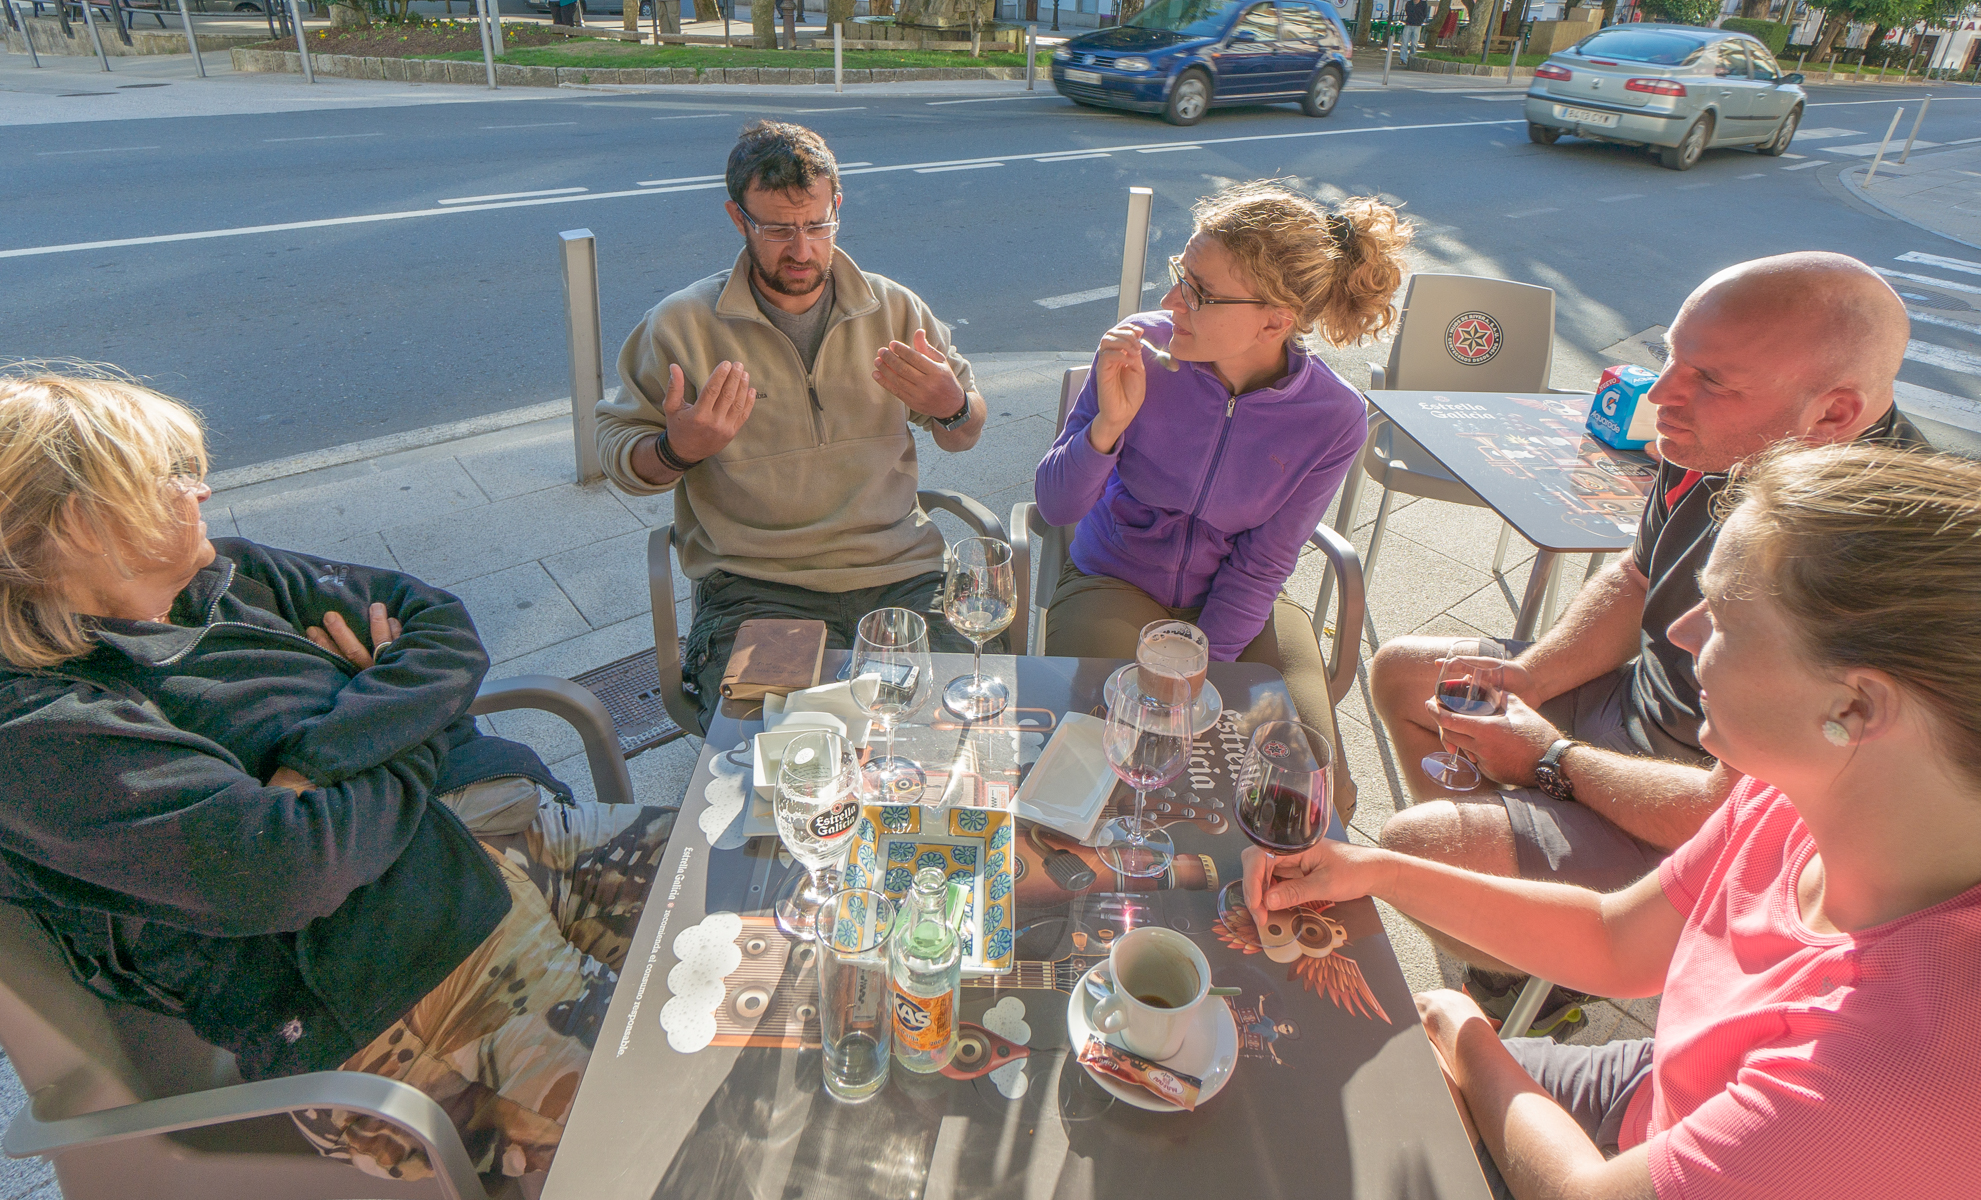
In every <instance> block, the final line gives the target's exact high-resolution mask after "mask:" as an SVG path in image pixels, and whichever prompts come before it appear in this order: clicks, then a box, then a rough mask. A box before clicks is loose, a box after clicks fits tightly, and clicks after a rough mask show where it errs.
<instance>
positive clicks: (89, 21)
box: [83, 0, 110, 71]
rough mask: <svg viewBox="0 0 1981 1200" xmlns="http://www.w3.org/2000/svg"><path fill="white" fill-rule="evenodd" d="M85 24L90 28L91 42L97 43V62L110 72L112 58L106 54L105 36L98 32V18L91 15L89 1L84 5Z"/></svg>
mask: <svg viewBox="0 0 1981 1200" xmlns="http://www.w3.org/2000/svg"><path fill="white" fill-rule="evenodd" d="M83 24H85V25H87V26H89V40H90V41H92V42H94V43H96V57H97V60H98V61H99V62H101V63H102V64H103V69H104V70H106V71H108V70H109V69H110V56H109V55H108V54H106V53H104V50H103V35H102V34H100V33H98V32H97V31H96V18H95V17H94V16H92V15H90V11H89V4H88V3H87V0H85V3H84V4H83Z"/></svg>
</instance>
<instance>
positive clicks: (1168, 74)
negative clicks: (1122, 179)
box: [1052, 0, 1354, 125]
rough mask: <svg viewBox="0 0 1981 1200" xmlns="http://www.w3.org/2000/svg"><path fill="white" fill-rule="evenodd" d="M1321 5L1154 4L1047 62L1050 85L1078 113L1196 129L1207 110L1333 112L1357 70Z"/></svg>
mask: <svg viewBox="0 0 1981 1200" xmlns="http://www.w3.org/2000/svg"><path fill="white" fill-rule="evenodd" d="M1348 45H1349V43H1348V30H1347V29H1346V28H1344V27H1343V25H1342V23H1341V18H1340V17H1339V16H1337V15H1336V14H1335V11H1334V6H1333V5H1331V4H1328V3H1326V0H1153V3H1151V4H1150V5H1149V6H1148V7H1147V8H1145V9H1143V10H1142V11H1141V12H1139V13H1137V14H1135V15H1134V16H1132V17H1130V18H1129V19H1128V20H1127V21H1126V22H1124V23H1122V24H1120V25H1116V26H1113V27H1111V28H1108V29H1098V30H1095V31H1094V32H1093V33H1088V34H1082V35H1081V36H1079V37H1077V38H1074V39H1072V40H1071V41H1069V42H1067V43H1066V44H1065V45H1064V46H1061V47H1060V48H1059V49H1058V50H1055V51H1054V52H1053V56H1052V85H1053V86H1054V87H1056V88H1058V89H1059V94H1060V95H1062V96H1065V97H1066V98H1067V99H1069V100H1072V101H1074V102H1075V103H1077V104H1093V105H1098V106H1101V107H1105V108H1126V109H1131V110H1133V111H1135V112H1151V113H1153V112H1159V113H1161V114H1162V115H1163V119H1164V120H1167V121H1169V122H1170V123H1171V124H1173V125H1195V124H1196V123H1197V122H1198V121H1200V120H1202V119H1203V116H1204V114H1205V113H1206V112H1207V111H1209V110H1210V109H1211V108H1213V107H1225V106H1230V105H1238V104H1276V103H1280V102H1282V101H1287V100H1298V101H1300V105H1301V107H1302V108H1304V109H1305V110H1306V111H1307V115H1309V116H1313V117H1325V116H1327V115H1328V114H1329V113H1331V112H1333V111H1334V106H1335V103H1336V101H1338V100H1340V99H1341V89H1342V88H1343V87H1344V86H1346V85H1347V83H1348V76H1349V73H1350V72H1351V71H1353V70H1354V67H1353V66H1352V64H1350V62H1349V60H1348V53H1349V51H1348Z"/></svg>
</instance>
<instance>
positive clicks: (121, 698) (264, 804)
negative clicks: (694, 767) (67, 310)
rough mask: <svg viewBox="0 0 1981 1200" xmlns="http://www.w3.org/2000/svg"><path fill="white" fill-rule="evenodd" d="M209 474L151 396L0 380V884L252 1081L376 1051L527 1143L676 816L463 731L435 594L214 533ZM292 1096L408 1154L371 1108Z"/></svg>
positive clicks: (460, 643)
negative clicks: (576, 788) (623, 800)
mask: <svg viewBox="0 0 1981 1200" xmlns="http://www.w3.org/2000/svg"><path fill="white" fill-rule="evenodd" d="M205 470H206V452H205V446H204V440H203V437H202V434H201V430H200V426H199V423H198V420H197V418H196V417H195V416H194V415H193V414H192V413H191V412H190V411H189V410H187V409H186V408H185V407H184V406H182V405H180V404H179V403H177V402H176V401H173V400H170V399H167V398H165V397H163V396H160V395H158V394H156V393H155V392H152V391H149V390H147V389H145V388H142V387H137V386H134V385H132V384H129V383H125V382H122V381H119V380H115V379H100V378H75V377H64V376H59V375H40V376H29V375H25V374H19V373H17V374H16V375H15V376H14V377H12V378H0V496H4V497H5V498H6V499H5V503H4V505H0V900H4V901H5V902H8V903H12V904H15V905H17V906H19V907H21V908H23V909H25V910H27V911H28V912H30V913H31V914H33V915H34V917H35V918H36V920H37V921H39V922H40V924H41V925H42V927H43V928H44V929H45V930H46V931H47V932H48V934H49V936H50V937H51V938H53V939H54V941H55V942H56V944H57V945H58V946H59V947H60V948H61V950H62V952H63V953H64V954H65V955H66V956H67V958H68V961H69V964H70V968H71V969H72V970H73V971H74V972H75V974H76V977H77V978H78V979H79V980H81V981H82V982H83V983H84V984H86V985H88V986H89V987H91V988H93V989H95V990H96V991H98V992H100V993H102V994H103V995H105V996H109V997H112V998H114V999H117V1000H121V1001H124V1002H127V1003H131V1004H137V1005H141V1006H143V1007H146V1008H151V1009H155V1010H157V1011H160V1012H164V1013H168V1014H171V1015H173V1016H177V1017H181V1018H184V1019H185V1020H186V1021H187V1022H189V1023H190V1024H191V1025H192V1027H193V1028H194V1030H196V1031H197V1032H198V1033H199V1034H200V1036H201V1037H203V1038H205V1039H206V1040H208V1041H210V1042H212V1043H213V1044H215V1045H217V1046H221V1047H223V1048H225V1049H227V1050H229V1051H232V1052H233V1053H234V1055H235V1056H236V1058H237V1059H238V1061H239V1064H240V1069H241V1073H242V1075H243V1076H245V1077H246V1078H248V1079H264V1078H269V1077H272V1076H280V1075H288V1074H295V1073H300V1072H305V1071H316V1070H327V1069H335V1068H340V1067H341V1068H343V1069H346V1070H364V1071H371V1072H374V1073H378V1074H384V1075H388V1076H391V1077H393V1078H397V1079H401V1080H403V1081H405V1082H407V1083H410V1084H412V1085H413V1086H416V1087H418V1088H420V1089H421V1090H423V1091H426V1092H427V1093H429V1094H430V1095H432V1096H434V1097H435V1099H437V1100H439V1101H440V1102H441V1103H442V1105H443V1107H445V1108H446V1109H447V1111H448V1112H449V1114H450V1115H451V1116H453V1118H454V1119H455V1121H456V1123H457V1124H458V1125H459V1126H460V1127H461V1129H462V1132H463V1134H464V1136H465V1137H466V1139H467V1144H468V1147H469V1150H470V1153H471V1154H473V1155H475V1156H476V1157H477V1158H478V1159H479V1162H478V1164H477V1165H478V1166H479V1167H480V1169H482V1170H500V1171H503V1172H505V1173H507V1174H511V1175H521V1174H525V1173H528V1172H532V1171H540V1170H543V1169H545V1168H547V1167H548V1165H549V1161H550V1156H551V1153H552V1151H553V1150H554V1149H555V1147H556V1144H557V1139H558V1135H559V1133H560V1132H561V1129H562V1122H563V1119H564V1116H565V1114H566V1112H567V1111H568V1108H569V1105H570V1099H571V1095H572V1093H573V1092H574V1091H575V1089H576V1085H577V1079H578V1077H579V1076H580V1075H581V1074H582V1073H583V1070H584V1064H585V1061H586V1059H587V1057H588V1056H589V1053H590V1047H591V1044H592V1041H593V1039H594V1037H595V1035H596V1031H597V1026H598V1021H599V1019H600V1018H601V1017H602V1016H603V1013H604V1008H605V1004H606V1002H607V999H608V998H609V997H610V994H611V988H612V985H613V983H614V982H615V981H616V979H617V971H618V967H619V964H620V961H621V958H622V956H623V954H624V951H625V947H626V943H627V940H628V938H629V937H630V935H631V933H632V931H633V927H634V924H635V923H636V922H637V921H638V918H639V905H640V903H641V902H642V900H643V899H644V895H645V883H646V882H647V881H648V880H649V879H650V878H651V874H652V871H653V867H654V864H655V863H656V862H657V860H658V857H659V855H660V853H661V851H662V849H664V847H665V845H666V839H667V835H668V833H669V831H670V830H671V829H672V827H673V816H674V814H673V812H672V811H671V810H662V809H657V808H642V807H635V806H631V805H619V806H609V805H593V804H586V805H573V804H571V803H570V791H569V789H567V788H565V787H564V786H563V785H562V784H560V783H558V782H557V781H556V780H555V779H554V778H553V777H552V776H551V775H550V774H549V772H548V771H547V770H546V769H545V768H544V766H543V764H542V763H541V761H539V760H538V759H537V757H536V755H535V754H534V753H532V752H531V751H530V750H529V749H528V748H526V747H523V746H520V745H517V744H515V743H512V742H506V741H503V740H501V739H499V738H492V737H484V736H482V735H481V734H480V733H479V732H478V731H477V729H476V728H475V723H474V719H473V718H472V717H470V716H468V712H467V710H468V706H469V704H470V702H472V700H473V699H474V696H475V691H476V689H477V688H478V687H479V686H480V683H481V679H482V676H483V674H484V673H485V672H486V670H487V668H488V657H487V655H486V653H485V652H484V651H483V650H482V647H481V642H480V639H479V638H478V637H477V636H476V634H475V629H474V624H473V622H472V621H470V620H469V618H468V614H467V612H466V610H465V608H464V607H463V606H462V604H461V602H460V601H459V600H457V599H455V598H454V597H453V596H451V595H449V594H447V593H446V592H443V591H440V590H438V589H436V588H430V587H427V586H426V585H425V584H423V583H421V582H420V581H418V580H416V579H413V578H411V577H409V576H406V575H402V574H399V573H397V572H394V571H386V570H379V569H375V568H369V567H360V566H352V565H349V564H345V563H335V562H329V561H325V560H323V559H319V558H315V557H312V556H310V555H305V554H295V553H291V552H288V551H284V550H274V549H270V548H268V547H265V546H259V545H256V544H254V543H252V542H247V541H242V540H239V539H234V538H222V539H220V540H218V541H217V542H215V541H209V540H208V539H207V535H206V525H205V522H203V521H202V520H200V516H199V505H200V502H201V501H202V500H204V499H205V498H206V497H207V496H208V495H209V494H210V490H209V489H208V488H207V487H206V485H205V483H204V482H202V479H203V476H204V475H205ZM539 784H541V785H543V786H544V787H546V788H549V789H550V790H551V791H552V792H553V793H555V794H556V797H557V800H558V803H557V804H554V805H545V806H544V807H543V809H542V811H541V813H539V812H538V809H537V798H538V793H537V785H539ZM464 816H465V817H467V818H468V819H469V821H470V822H471V823H472V825H473V827H474V829H475V832H470V827H469V825H468V824H464V822H463V817H464ZM477 834H479V835H480V836H481V840H480V841H479V842H478V840H477ZM622 892H623V894H621V893H622ZM297 1120H298V1124H299V1125H301V1126H302V1128H303V1130H304V1132H305V1134H306V1135H308V1136H309V1137H310V1139H311V1140H312V1141H313V1142H314V1143H315V1144H316V1145H317V1146H318V1148H319V1149H321V1150H322V1151H323V1152H325V1153H326V1154H331V1155H333V1156H336V1157H340V1158H344V1159H347V1160H349V1161H352V1162H354V1163H355V1164H356V1165H358V1166H359V1167H361V1168H363V1169H366V1170H368V1171H371V1172H373V1173H377V1174H382V1175H389V1176H392V1177H395V1178H403V1179H411V1178H419V1177H422V1176H424V1175H426V1174H428V1173H430V1168H429V1167H428V1165H427V1164H426V1163H425V1161H424V1159H423V1157H422V1156H421V1155H420V1152H419V1150H418V1148H417V1144H416V1143H414V1142H413V1141H412V1140H411V1139H410V1138H407V1137H405V1136H404V1135H402V1134H400V1133H399V1132H398V1131H397V1130H395V1129H394V1128H392V1127H390V1126H387V1125H384V1124H382V1123H380V1122H377V1121H375V1120H373V1119H371V1118H367V1117H360V1116H358V1115H356V1114H351V1113H342V1112H336V1111H332V1110H321V1111H318V1112H315V1113H311V1114H306V1115H299V1116H298V1118H297Z"/></svg>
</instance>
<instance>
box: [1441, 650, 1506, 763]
mask: <svg viewBox="0 0 1981 1200" xmlns="http://www.w3.org/2000/svg"><path fill="white" fill-rule="evenodd" d="M1499 656H1500V646H1499V643H1497V642H1488V641H1483V640H1481V639H1479V638H1459V639H1457V640H1456V641H1454V642H1452V644H1451V652H1450V653H1449V654H1447V655H1446V656H1445V657H1444V658H1443V659H1441V660H1439V662H1438V704H1439V705H1440V706H1442V707H1443V708H1445V709H1446V710H1448V711H1450V712H1455V713H1459V714H1461V715H1463V716H1468V717H1489V716H1492V715H1494V714H1496V713H1501V712H1505V711H1506V687H1505V678H1506V667H1505V664H1503V663H1502V662H1501V661H1500V657H1499ZM1466 659H1472V660H1475V661H1472V662H1466V661H1464V660H1466ZM1481 659H1483V660H1486V661H1483V662H1480V661H1476V660H1481ZM1438 744H1439V745H1441V746H1443V747H1444V749H1442V750H1437V751H1434V752H1432V753H1430V754H1426V755H1425V756H1424V759H1423V766H1424V774H1426V775H1428V776H1430V777H1431V778H1432V779H1433V780H1435V781H1437V782H1438V783H1439V784H1441V785H1442V786H1444V787H1448V788H1450V789H1451V790H1452V791H1454V792H1469V791H1471V790H1472V789H1473V788H1476V787H1478V786H1479V781H1480V780H1481V778H1483V777H1482V776H1481V775H1480V773H1479V766H1478V764H1477V763H1474V762H1473V761H1472V760H1471V759H1469V758H1467V757H1465V755H1463V754H1461V753H1459V752H1458V751H1456V750H1453V749H1452V748H1451V746H1450V744H1449V743H1447V742H1446V741H1445V740H1444V729H1443V728H1442V727H1440V728H1439V730H1438Z"/></svg>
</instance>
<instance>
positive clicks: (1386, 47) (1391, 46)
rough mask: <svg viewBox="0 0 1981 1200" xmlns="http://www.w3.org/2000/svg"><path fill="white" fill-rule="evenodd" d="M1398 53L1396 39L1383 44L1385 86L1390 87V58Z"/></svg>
mask: <svg viewBox="0 0 1981 1200" xmlns="http://www.w3.org/2000/svg"><path fill="white" fill-rule="evenodd" d="M1394 53H1396V39H1395V38H1391V39H1390V40H1389V41H1387V42H1384V43H1383V86H1384V87H1388V86H1389V56H1390V55H1392V54H1394Z"/></svg>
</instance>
